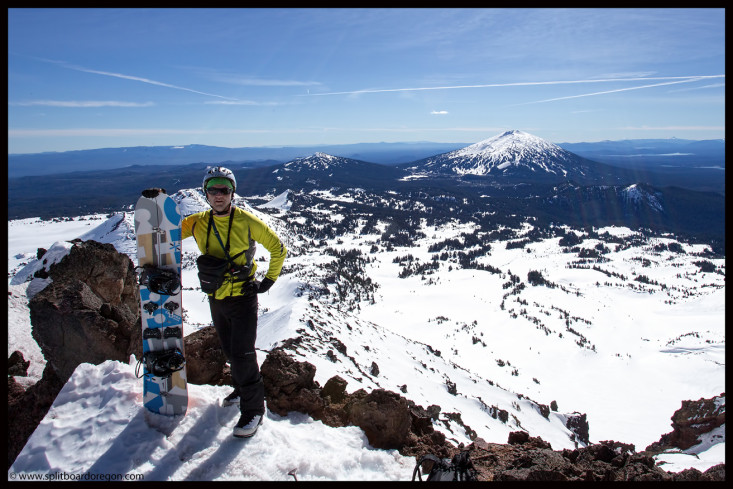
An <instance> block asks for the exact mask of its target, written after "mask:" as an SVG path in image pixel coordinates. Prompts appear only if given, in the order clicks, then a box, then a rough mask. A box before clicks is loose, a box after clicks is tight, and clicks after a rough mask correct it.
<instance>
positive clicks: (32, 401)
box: [8, 364, 65, 468]
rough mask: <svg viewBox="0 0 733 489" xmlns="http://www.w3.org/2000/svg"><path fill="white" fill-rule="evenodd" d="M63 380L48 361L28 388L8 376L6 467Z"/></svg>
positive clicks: (46, 411)
mask: <svg viewBox="0 0 733 489" xmlns="http://www.w3.org/2000/svg"><path fill="white" fill-rule="evenodd" d="M64 383H65V380H62V379H61V378H59V376H58V375H56V371H55V370H54V369H53V368H52V367H51V366H50V365H48V364H46V368H45V369H44V370H43V376H42V377H41V380H39V381H38V382H36V383H35V384H34V385H32V386H31V387H29V388H28V389H24V388H23V387H22V386H20V385H19V384H18V383H17V382H16V381H15V379H14V378H13V377H8V468H10V466H11V465H12V464H13V462H14V461H15V458H16V457H17V456H18V454H19V453H20V452H21V450H23V447H24V446H25V444H26V442H27V441H28V438H30V436H31V435H32V434H33V432H34V431H35V429H36V427H37V426H38V424H39V423H40V422H41V420H43V417H44V416H46V413H48V410H49V409H50V408H51V405H52V404H53V401H54V400H55V399H56V395H58V393H59V392H60V391H61V388H62V387H63V386H64Z"/></svg>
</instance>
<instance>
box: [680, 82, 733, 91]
mask: <svg viewBox="0 0 733 489" xmlns="http://www.w3.org/2000/svg"><path fill="white" fill-rule="evenodd" d="M724 86H725V83H713V84H710V85H703V86H701V87H689V88H678V89H677V90H670V91H669V93H675V92H690V91H692V90H704V89H706V88H720V87H724Z"/></svg>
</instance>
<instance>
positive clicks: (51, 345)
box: [29, 241, 142, 381]
mask: <svg viewBox="0 0 733 489" xmlns="http://www.w3.org/2000/svg"><path fill="white" fill-rule="evenodd" d="M48 274H49V276H50V278H51V279H52V282H51V283H50V284H49V285H48V286H46V287H45V288H44V289H43V290H41V291H40V292H39V293H38V294H36V295H35V296H34V297H33V299H31V301H30V303H29V309H30V317H31V324H32V335H33V338H34V339H35V340H36V342H37V343H38V345H39V346H40V348H41V351H42V352H43V356H44V358H45V359H46V361H47V362H48V363H49V364H50V365H51V366H52V367H53V369H54V370H55V372H56V374H57V375H58V377H59V378H61V379H62V380H64V381H66V380H67V379H68V378H69V377H70V376H71V374H72V373H73V372H74V370H75V369H76V367H77V366H78V365H79V364H80V363H85V362H88V363H93V364H99V363H102V362H104V361H105V360H119V361H124V362H127V361H128V359H129V356H130V354H131V353H138V354H139V352H141V350H142V338H141V327H140V323H139V317H138V316H139V314H138V313H137V310H138V308H139V294H138V289H137V281H136V278H135V271H134V266H133V263H132V261H131V260H130V258H129V257H128V256H127V255H123V254H121V253H118V252H117V251H116V250H115V248H114V247H113V246H112V245H110V244H102V243H98V242H96V241H77V242H76V243H75V244H74V246H72V248H71V249H70V251H69V254H68V255H67V256H65V257H64V258H63V259H62V260H61V261H60V262H59V263H56V264H54V265H51V267H50V270H49V272H48Z"/></svg>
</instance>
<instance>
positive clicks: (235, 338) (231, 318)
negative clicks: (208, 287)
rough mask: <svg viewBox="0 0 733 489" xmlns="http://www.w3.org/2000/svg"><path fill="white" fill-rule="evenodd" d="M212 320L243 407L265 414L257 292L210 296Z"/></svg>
mask: <svg viewBox="0 0 733 489" xmlns="http://www.w3.org/2000/svg"><path fill="white" fill-rule="evenodd" d="M209 307H210V309H211V319H212V320H213V322H214V328H215V329H216V332H217V333H218V335H219V341H221V348H222V350H223V351H224V354H225V355H226V357H227V359H228V360H229V364H230V365H231V368H232V381H233V384H234V388H235V389H237V391H238V392H239V399H240V403H239V409H240V410H241V411H242V412H243V413H244V412H247V413H248V414H252V413H256V414H264V413H265V387H264V384H263V382H262V376H261V375H260V368H259V366H258V364H257V354H256V353H255V341H256V340H257V293H256V292H255V291H254V290H253V291H251V292H248V293H246V294H245V295H241V296H233V297H227V298H226V299H222V300H216V299H214V298H213V297H209Z"/></svg>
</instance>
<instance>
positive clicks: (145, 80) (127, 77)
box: [66, 65, 236, 100]
mask: <svg viewBox="0 0 733 489" xmlns="http://www.w3.org/2000/svg"><path fill="white" fill-rule="evenodd" d="M66 67H67V68H69V69H72V70H76V71H82V72H85V73H94V74H97V75H104V76H111V77H115V78H122V79H124V80H132V81H139V82H142V83H147V84H149V85H157V86H159V87H166V88H173V89H176V90H184V91H186V92H192V93H198V94H199V95H207V96H209V97H217V98H222V99H228V100H236V99H235V98H232V97H225V96H224V95H217V94H215V93H208V92H202V91H199V90H194V89H193V88H186V87H180V86H178V85H171V84H170V83H163V82H159V81H156V80H151V79H149V78H142V77H139V76H132V75H124V74H122V73H113V72H110V71H100V70H92V69H90V68H84V67H82V66H74V65H66Z"/></svg>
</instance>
